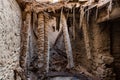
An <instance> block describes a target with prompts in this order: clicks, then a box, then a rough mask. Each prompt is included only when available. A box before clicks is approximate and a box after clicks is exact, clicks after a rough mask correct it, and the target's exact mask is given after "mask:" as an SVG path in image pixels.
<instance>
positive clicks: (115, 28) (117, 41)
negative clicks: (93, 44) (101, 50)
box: [109, 19, 120, 80]
mask: <svg viewBox="0 0 120 80" xmlns="http://www.w3.org/2000/svg"><path fill="white" fill-rule="evenodd" d="M119 22H120V19H118V20H114V21H110V22H109V26H110V27H111V29H110V30H111V55H112V56H113V57H114V62H113V64H112V67H113V69H114V72H115V73H116V80H119V79H120V76H119V75H120V38H119V36H120V27H119V25H120V23H119Z"/></svg>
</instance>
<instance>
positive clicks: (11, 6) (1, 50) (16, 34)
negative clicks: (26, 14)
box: [0, 0, 21, 80]
mask: <svg viewBox="0 0 120 80" xmlns="http://www.w3.org/2000/svg"><path fill="white" fill-rule="evenodd" d="M20 29H21V11H20V8H19V6H18V4H17V2H16V1H15V0H0V80H16V79H17V80H20V78H18V77H17V76H16V74H15V73H14V72H15V71H14V70H16V69H17V68H18V67H19V52H20ZM15 78H16V79H15Z"/></svg>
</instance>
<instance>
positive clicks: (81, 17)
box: [79, 6, 85, 29]
mask: <svg viewBox="0 0 120 80" xmlns="http://www.w3.org/2000/svg"><path fill="white" fill-rule="evenodd" d="M84 9H85V8H84V7H83V6H81V8H80V24H79V27H80V29H81V27H82V23H83V18H84V15H85V11H84Z"/></svg>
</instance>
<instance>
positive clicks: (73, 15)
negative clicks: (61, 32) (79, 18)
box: [72, 7, 76, 40]
mask: <svg viewBox="0 0 120 80" xmlns="http://www.w3.org/2000/svg"><path fill="white" fill-rule="evenodd" d="M75 24H76V23H75V7H74V8H73V25H72V27H73V31H72V32H73V39H74V40H75V26H76V25H75Z"/></svg>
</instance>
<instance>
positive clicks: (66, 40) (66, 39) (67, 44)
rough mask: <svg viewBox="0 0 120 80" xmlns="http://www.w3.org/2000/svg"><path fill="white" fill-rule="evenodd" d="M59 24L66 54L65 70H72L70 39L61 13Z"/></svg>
mask: <svg viewBox="0 0 120 80" xmlns="http://www.w3.org/2000/svg"><path fill="white" fill-rule="evenodd" d="M60 22H61V24H62V25H61V26H62V28H63V38H64V43H65V49H66V54H67V59H68V65H67V68H73V67H74V62H73V55H72V48H71V42H70V37H69V33H68V27H67V22H66V18H65V16H64V14H63V13H61V21H60Z"/></svg>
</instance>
